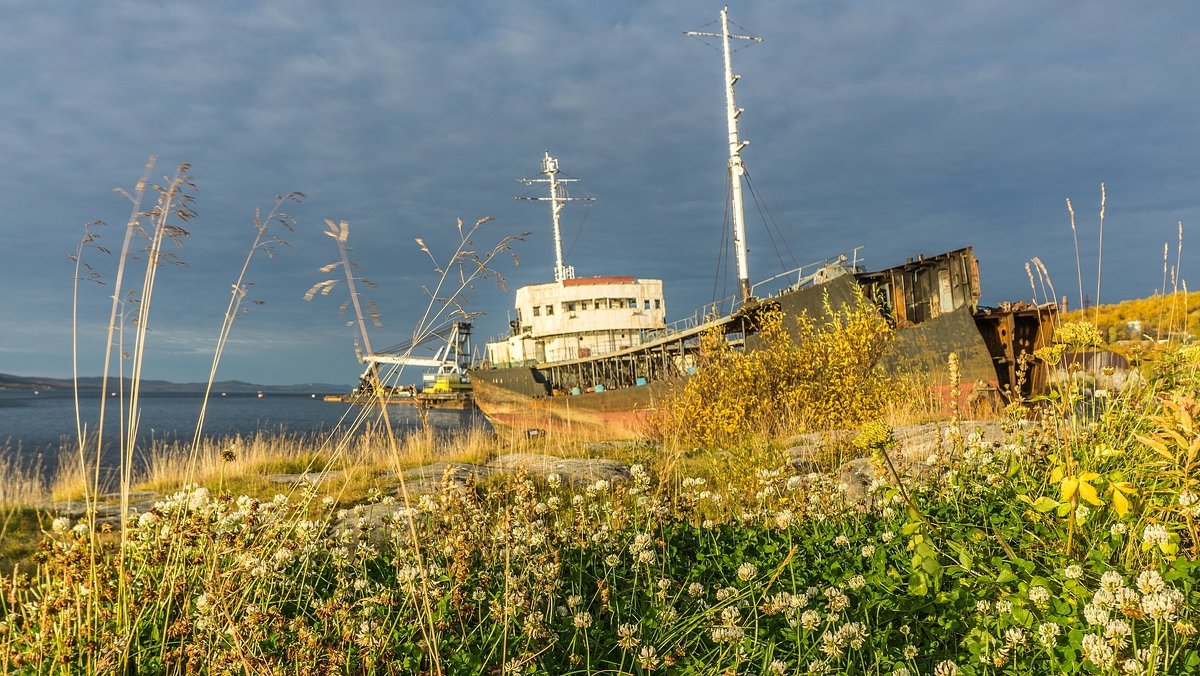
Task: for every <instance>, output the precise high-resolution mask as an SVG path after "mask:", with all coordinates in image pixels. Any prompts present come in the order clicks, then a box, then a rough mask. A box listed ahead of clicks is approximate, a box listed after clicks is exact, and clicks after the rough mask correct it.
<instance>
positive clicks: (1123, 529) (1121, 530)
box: [1108, 521, 1129, 537]
mask: <svg viewBox="0 0 1200 676" xmlns="http://www.w3.org/2000/svg"><path fill="white" fill-rule="evenodd" d="M1127 532H1129V526H1126V525H1125V524H1124V523H1123V522H1121V521H1118V522H1116V523H1114V524H1113V525H1112V526H1110V527H1109V529H1108V533H1109V535H1112V536H1113V537H1120V536H1122V535H1124V534H1125V533H1127Z"/></svg>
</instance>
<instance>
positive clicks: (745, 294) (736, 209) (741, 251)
mask: <svg viewBox="0 0 1200 676" xmlns="http://www.w3.org/2000/svg"><path fill="white" fill-rule="evenodd" d="M683 34H684V35H687V36H689V37H703V38H721V48H722V52H723V53H724V56H725V117H726V120H727V121H728V126H729V187H730V200H731V202H732V204H731V205H730V207H731V208H730V211H732V213H733V248H734V252H735V256H736V258H737V273H738V286H739V287H740V288H741V297H742V300H743V301H744V300H746V299H748V298H749V297H750V265H749V261H748V256H747V254H746V252H747V248H746V217H745V214H744V213H743V212H744V209H743V208H742V176H743V175H744V174H745V173H746V167H745V165H744V164H742V148H745V147H746V146H747V145H749V144H750V142H749V141H743V140H741V139H740V138H739V137H738V128H737V121H738V117H740V116H741V114H742V109H741V108H738V107H737V100H736V98H735V97H734V93H733V86H734V85H735V84H737V81H738V80H739V79H740V78H741V76H740V75H734V74H733V60H732V58H731V56H730V54H731V53H730V49H729V41H730V40H749V41H751V42H762V41H763V39H762V38H760V37H758V36H755V35H731V34H730V33H729V7H728V6H725V7H723V8H722V9H721V32H720V33H701V32H697V31H684V33H683Z"/></svg>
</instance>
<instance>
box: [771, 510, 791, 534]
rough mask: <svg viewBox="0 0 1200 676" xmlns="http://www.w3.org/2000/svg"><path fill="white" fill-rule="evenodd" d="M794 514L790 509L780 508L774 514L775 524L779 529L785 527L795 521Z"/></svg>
mask: <svg viewBox="0 0 1200 676" xmlns="http://www.w3.org/2000/svg"><path fill="white" fill-rule="evenodd" d="M795 518H796V515H795V514H794V513H792V510H790V509H784V510H781V511H780V512H779V513H778V514H776V515H775V526H776V527H777V528H780V529H786V528H788V527H789V526H791V525H792V522H793V521H795Z"/></svg>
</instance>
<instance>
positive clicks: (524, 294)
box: [487, 153, 667, 367]
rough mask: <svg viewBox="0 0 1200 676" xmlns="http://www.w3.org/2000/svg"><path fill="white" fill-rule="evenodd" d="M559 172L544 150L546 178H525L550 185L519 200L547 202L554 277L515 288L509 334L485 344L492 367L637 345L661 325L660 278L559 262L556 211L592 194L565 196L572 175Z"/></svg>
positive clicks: (561, 359)
mask: <svg viewBox="0 0 1200 676" xmlns="http://www.w3.org/2000/svg"><path fill="white" fill-rule="evenodd" d="M558 172H559V169H558V160H557V159H555V158H553V157H551V156H550V154H549V153H546V156H545V157H544V158H543V160H542V173H543V174H545V175H546V176H547V178H546V179H544V180H543V179H524V182H525V183H530V184H531V183H534V182H545V183H549V184H550V197H549V198H524V199H537V200H539V201H549V202H550V203H551V216H552V224H553V227H554V235H555V237H554V244H555V267H554V277H555V281H553V282H549V283H546V284H533V285H530V286H523V287H521V288H519V289H517V293H516V303H515V306H516V307H515V309H516V319H514V320H513V321H512V322H510V327H511V329H512V331H511V333H510V335H509V337H508V338H506V339H505V340H500V341H495V342H491V343H488V344H487V350H488V361H489V362H491V364H492V365H493V366H497V367H503V366H510V365H518V364H528V363H530V362H535V363H539V364H544V363H555V362H564V361H571V360H575V359H585V358H588V357H592V356H596V355H601V354H607V353H609V352H615V351H618V350H623V349H626V348H629V347H632V346H634V345H638V344H641V343H642V342H643V341H644V340H645V339H646V338H647V335H648V334H649V333H650V332H655V331H661V330H662V329H665V328H666V312H667V308H666V302H665V301H664V299H663V283H662V280H661V279H638V278H636V277H624V276H609V277H575V268H574V267H571V266H567V265H564V264H563V257H562V244H561V238H560V235H559V223H558V221H559V214H560V212H561V211H562V208H563V207H564V206H565V203H566V202H568V201H572V200H585V199H586V200H591V199H592V198H589V197H568V196H566V194H565V192H564V191H563V189H562V184H563V183H564V182H566V181H573V180H576V179H564V178H559V177H558V176H557V174H558Z"/></svg>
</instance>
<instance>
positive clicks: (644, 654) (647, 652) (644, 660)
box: [638, 645, 659, 671]
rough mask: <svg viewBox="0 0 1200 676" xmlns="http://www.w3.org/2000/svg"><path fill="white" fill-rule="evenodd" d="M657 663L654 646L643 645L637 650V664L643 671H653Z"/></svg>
mask: <svg viewBox="0 0 1200 676" xmlns="http://www.w3.org/2000/svg"><path fill="white" fill-rule="evenodd" d="M658 664H659V659H658V653H657V652H656V651H655V650H654V646H650V645H648V646H643V647H642V649H641V650H640V651H639V652H638V666H639V667H641V668H642V669H643V670H644V671H654V670H655V669H657V668H658Z"/></svg>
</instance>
